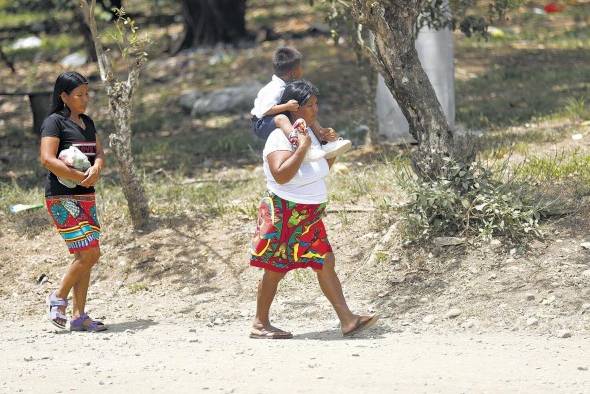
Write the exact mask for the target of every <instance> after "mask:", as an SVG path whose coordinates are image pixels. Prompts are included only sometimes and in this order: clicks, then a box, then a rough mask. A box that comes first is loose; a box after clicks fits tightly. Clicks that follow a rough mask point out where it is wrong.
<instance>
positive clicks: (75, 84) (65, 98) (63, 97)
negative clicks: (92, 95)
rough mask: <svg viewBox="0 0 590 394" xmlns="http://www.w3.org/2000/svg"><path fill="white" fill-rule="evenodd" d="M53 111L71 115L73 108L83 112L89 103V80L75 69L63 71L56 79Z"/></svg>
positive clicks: (75, 110)
mask: <svg viewBox="0 0 590 394" xmlns="http://www.w3.org/2000/svg"><path fill="white" fill-rule="evenodd" d="M52 101H53V103H52V109H51V113H56V112H62V113H64V115H67V116H69V114H70V112H71V111H72V110H73V111H74V112H75V113H78V114H81V113H84V112H85V111H86V107H87V105H88V80H87V79H86V78H85V77H84V76H82V75H81V74H79V73H77V72H75V71H67V72H64V73H62V74H61V75H60V76H59V77H57V80H56V81H55V86H54V87H53V96H52Z"/></svg>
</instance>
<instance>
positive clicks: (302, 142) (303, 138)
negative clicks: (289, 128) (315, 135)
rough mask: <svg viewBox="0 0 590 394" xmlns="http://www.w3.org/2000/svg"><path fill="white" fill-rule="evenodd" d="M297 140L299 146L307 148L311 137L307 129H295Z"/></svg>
mask: <svg viewBox="0 0 590 394" xmlns="http://www.w3.org/2000/svg"><path fill="white" fill-rule="evenodd" d="M297 140H298V141H299V147H300V148H301V149H303V150H308V149H309V147H310V146H311V137H310V136H309V133H308V132H307V129H303V130H301V129H299V128H298V129H297Z"/></svg>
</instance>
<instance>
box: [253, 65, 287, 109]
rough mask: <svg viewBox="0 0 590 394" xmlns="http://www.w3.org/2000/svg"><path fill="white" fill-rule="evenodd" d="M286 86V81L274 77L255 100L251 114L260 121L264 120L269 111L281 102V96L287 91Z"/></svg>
mask: <svg viewBox="0 0 590 394" xmlns="http://www.w3.org/2000/svg"><path fill="white" fill-rule="evenodd" d="M285 85H286V83H285V81H283V80H282V79H281V78H279V77H277V76H276V75H273V76H272V79H271V80H270V82H269V83H267V84H266V85H265V86H264V87H263V88H262V89H260V91H259V92H258V95H257V96H256V99H255V100H254V108H252V111H250V113H251V114H252V115H254V116H256V117H257V118H258V119H262V117H264V114H265V113H266V112H267V111H268V110H269V109H271V108H272V107H273V106H274V105H277V104H278V103H279V102H280V101H281V96H282V95H283V92H284V91H285Z"/></svg>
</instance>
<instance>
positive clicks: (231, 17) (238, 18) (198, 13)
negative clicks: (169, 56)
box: [178, 0, 248, 50]
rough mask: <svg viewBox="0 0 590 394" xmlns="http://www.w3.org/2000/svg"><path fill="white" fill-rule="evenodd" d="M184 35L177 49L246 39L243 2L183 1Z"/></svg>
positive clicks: (235, 0) (227, 0) (241, 0)
mask: <svg viewBox="0 0 590 394" xmlns="http://www.w3.org/2000/svg"><path fill="white" fill-rule="evenodd" d="M182 15H183V17H184V26H185V36H184V39H183V41H182V43H181V44H180V47H179V48H178V50H182V49H187V48H194V47H198V46H200V45H215V44H217V43H219V42H225V43H235V42H237V41H239V40H240V39H242V38H244V37H248V32H247V31H246V0H182Z"/></svg>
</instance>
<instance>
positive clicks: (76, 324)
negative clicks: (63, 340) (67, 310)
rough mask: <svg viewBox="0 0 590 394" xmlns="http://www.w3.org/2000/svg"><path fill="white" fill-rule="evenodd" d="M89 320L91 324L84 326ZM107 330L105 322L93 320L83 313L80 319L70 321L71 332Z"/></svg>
mask: <svg viewBox="0 0 590 394" xmlns="http://www.w3.org/2000/svg"><path fill="white" fill-rule="evenodd" d="M87 320H90V324H87V325H84V322H85V321H87ZM106 330H107V326H105V325H104V323H103V322H101V321H98V320H92V319H91V318H90V316H88V314H87V313H83V314H81V315H80V317H78V318H76V319H73V320H71V321H70V331H89V332H100V331H106Z"/></svg>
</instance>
